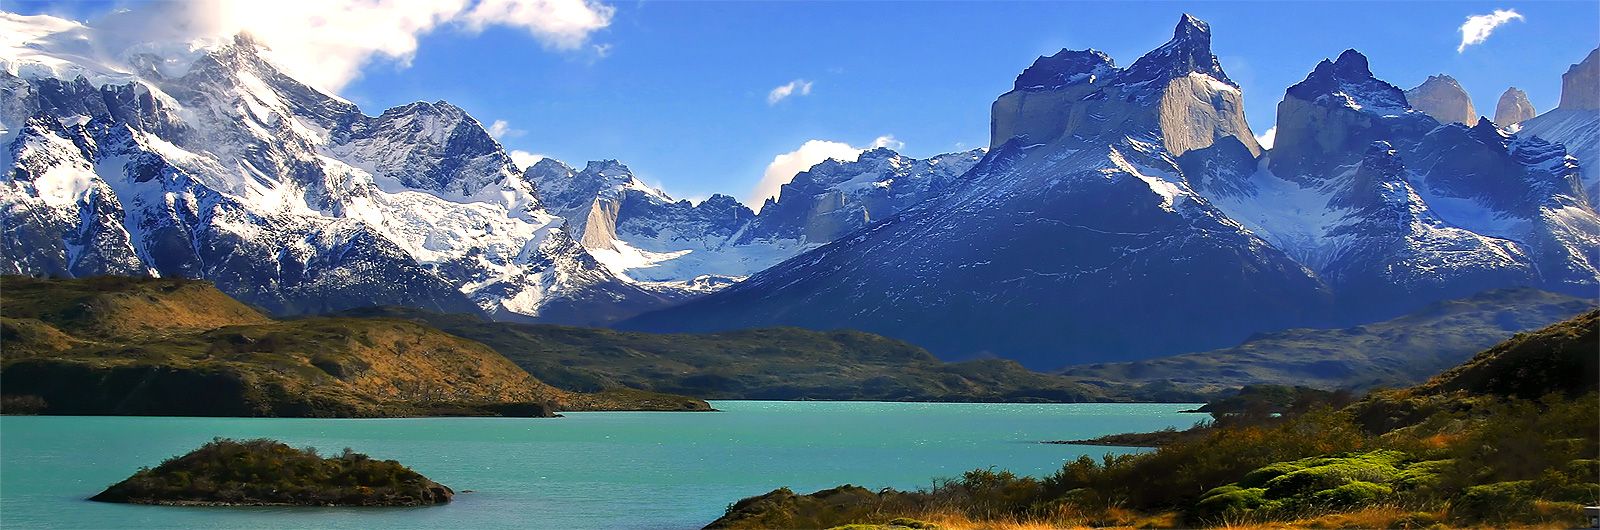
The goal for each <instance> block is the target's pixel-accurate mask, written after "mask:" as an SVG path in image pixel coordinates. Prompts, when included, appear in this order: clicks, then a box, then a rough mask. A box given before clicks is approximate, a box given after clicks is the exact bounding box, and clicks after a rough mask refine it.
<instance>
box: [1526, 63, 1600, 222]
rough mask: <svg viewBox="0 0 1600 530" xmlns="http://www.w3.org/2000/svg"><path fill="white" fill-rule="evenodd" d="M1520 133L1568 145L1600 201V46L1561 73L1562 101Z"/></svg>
mask: <svg viewBox="0 0 1600 530" xmlns="http://www.w3.org/2000/svg"><path fill="white" fill-rule="evenodd" d="M1518 134H1519V135H1522V136H1537V137H1539V138H1543V139H1545V140H1549V141H1552V142H1556V143H1560V144H1562V145H1564V146H1566V148H1567V152H1568V153H1570V154H1571V155H1572V156H1574V157H1577V159H1578V167H1579V168H1580V172H1581V173H1582V177H1583V188H1584V190H1585V191H1586V192H1587V193H1588V195H1589V204H1591V205H1595V204H1600V48H1596V49H1595V50H1594V51H1591V52H1589V56H1588V57H1586V58H1584V59H1583V62H1580V63H1578V64H1574V65H1572V68H1569V69H1567V73H1566V74H1565V75H1562V76H1561V104H1560V105H1559V106H1557V107H1556V108H1554V109H1550V110H1549V111H1547V112H1545V113H1544V114H1540V115H1538V116H1535V117H1533V118H1531V119H1528V120H1526V121H1523V122H1522V124H1521V128H1520V129H1518Z"/></svg>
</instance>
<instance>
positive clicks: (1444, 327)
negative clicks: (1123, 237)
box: [1061, 289, 1595, 390]
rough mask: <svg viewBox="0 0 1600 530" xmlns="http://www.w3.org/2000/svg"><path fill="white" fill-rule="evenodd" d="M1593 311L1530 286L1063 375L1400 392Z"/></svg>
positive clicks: (1581, 301) (1587, 302)
mask: <svg viewBox="0 0 1600 530" xmlns="http://www.w3.org/2000/svg"><path fill="white" fill-rule="evenodd" d="M1594 305H1595V303H1594V300H1592V299H1585V298H1578V297H1573V296H1567V295H1562V294H1556V293H1550V292H1545V291H1538V290H1533V289H1506V290H1496V291H1489V292H1485V293H1481V294H1478V295H1475V296H1472V297H1470V298H1463V299H1459V300H1450V301H1446V302H1439V303H1436V304H1433V305H1430V306H1428V307H1427V308H1424V309H1422V310H1421V311H1417V312H1414V313H1410V314H1407V315H1405V316H1401V317H1399V318H1394V319H1390V320H1386V321H1383V322H1375V323H1371V324H1363V325H1360V326H1355V327H1350V328H1343V329H1290V330H1284V331H1275V332H1271V333H1263V334H1261V335H1257V336H1255V337H1251V338H1250V339H1249V340H1247V341H1245V342H1244V343H1242V344H1239V345H1238V346H1233V347H1229V348H1223V349H1219V350H1212V351H1206V352H1198V353H1187V354H1183V355H1176V356H1172V357H1162V358H1159V359H1150V360H1144V361H1134V362H1126V363H1103V364H1092V365H1083V366H1074V367H1069V368H1067V369H1065V370H1062V371H1061V374H1062V375H1066V376H1070V377H1073V378H1075V379H1083V380H1104V381H1114V382H1117V383H1121V384H1131V385H1140V384H1145V385H1149V384H1166V385H1172V386H1175V387H1180V388H1189V389H1192V390H1209V389H1220V388H1235V387H1240V386H1245V385H1259V384H1274V385H1291V386H1309V387H1316V388H1324V389H1334V388H1357V389H1364V388H1372V387H1376V386H1387V387H1402V386H1409V385H1413V384H1416V383H1420V382H1422V381H1425V380H1426V379H1427V378H1428V377H1431V376H1432V375H1433V374H1437V373H1439V372H1440V371H1442V370H1445V369H1447V368H1449V367H1452V366H1455V365H1457V364H1460V363H1461V362H1462V361H1465V360H1466V359H1468V358H1469V357H1470V356H1471V355H1472V354H1473V353H1475V352H1479V351H1482V350H1483V349H1485V348H1488V347H1489V346H1492V345H1494V344H1495V343H1497V342H1500V341H1503V340H1505V339H1506V338H1507V337H1510V336H1511V335H1512V334H1514V333H1518V332H1522V331H1528V330H1533V329H1537V328H1540V327H1543V326H1546V325H1549V324H1551V323H1554V322H1559V321H1561V320H1563V319H1566V318H1571V317H1572V316H1573V315H1576V314H1579V313H1582V312H1584V311H1587V310H1589V309H1591V308H1593V307H1594Z"/></svg>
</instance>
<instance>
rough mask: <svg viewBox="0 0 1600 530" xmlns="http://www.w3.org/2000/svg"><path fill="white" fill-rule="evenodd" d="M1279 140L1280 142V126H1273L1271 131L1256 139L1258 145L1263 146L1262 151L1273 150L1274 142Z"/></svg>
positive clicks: (1268, 130)
mask: <svg viewBox="0 0 1600 530" xmlns="http://www.w3.org/2000/svg"><path fill="white" fill-rule="evenodd" d="M1277 140H1278V126H1277V125H1273V126H1272V128H1271V129H1267V132H1264V133H1261V135H1260V136H1257V137H1256V143H1258V144H1261V148H1262V149H1272V144H1273V142H1276V141H1277Z"/></svg>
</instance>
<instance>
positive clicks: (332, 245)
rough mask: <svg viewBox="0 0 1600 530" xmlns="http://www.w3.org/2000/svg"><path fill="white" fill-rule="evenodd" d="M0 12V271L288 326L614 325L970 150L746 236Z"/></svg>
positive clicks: (241, 72)
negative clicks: (372, 315) (118, 278)
mask: <svg viewBox="0 0 1600 530" xmlns="http://www.w3.org/2000/svg"><path fill="white" fill-rule="evenodd" d="M0 17H3V18H0V27H3V28H4V29H5V31H7V32H8V33H10V34H16V35H20V36H21V39H20V40H19V41H18V42H20V43H21V44H20V45H18V46H13V47H7V48H4V49H0V66H3V68H0V95H3V96H4V99H3V101H0V148H3V149H0V150H3V154H0V165H3V166H4V167H5V169H6V171H5V173H4V175H5V176H4V179H5V180H4V181H3V183H0V206H3V212H0V221H3V222H4V224H5V226H6V227H7V230H6V233H5V236H4V238H3V239H0V252H3V255H0V271H5V272H9V273H15V274H30V275H53V276H78V277H81V276H89V275H96V274H123V275H151V276H162V277H183V278H204V279H209V280H212V281H214V282H216V284H217V286H218V287H219V288H221V289H222V290H224V291H225V292H227V293H229V294H231V295H234V296H237V297H239V298H241V299H243V300H246V301H248V302H250V303H252V304H256V305H258V306H261V307H263V308H265V309H267V310H269V311H270V312H272V313H274V314H280V315H292V314H310V313H320V312H327V311H337V310H342V309H347V308H352V307H363V306H371V305H404V306H410V307H419V308H426V309H432V310H437V311H446V312H474V313H481V314H484V315H488V316H490V317H493V318H496V319H501V320H517V321H542V322H563V323H573V324H601V323H606V322H610V321H614V320H617V319H619V318H623V317H627V316H631V315H633V314H637V313H639V312H642V311H645V310H648V309H653V308H658V307H661V306H665V305H669V304H673V303H676V302H679V301H681V300H683V299H686V298H689V297H692V296H695V295H698V294H702V293H705V292H710V291H715V290H717V289H720V288H723V287H726V286H727V285H729V284H731V283H733V282H736V281H738V280H740V279H743V278H744V277H746V276H749V275H750V274H753V273H754V272H756V271H759V270H762V269H765V268H767V267H769V266H771V265H773V264H775V263H777V262H780V261H782V260H784V259H787V258H789V257H792V256H793V255H795V254H798V253H799V252H801V251H804V250H806V249H810V248H815V247H817V246H820V245H822V244H824V243H827V242H828V241H830V240H831V239H832V238H833V237H836V236H837V235H840V234H842V233H845V232H848V231H850V230H853V229H856V228H860V227H861V226H863V225H864V224H866V223H867V222H868V221H869V220H871V219H874V218H876V217H881V216H887V215H890V214H892V213H894V212H896V211H898V210H899V209H901V208H904V207H905V206H908V205H910V204H912V203H915V202H917V201H920V200H922V199H923V198H926V197H927V196H930V195H932V194H936V193H939V192H942V191H943V190H944V189H946V188H948V187H949V186H951V185H952V182H954V181H955V179H956V177H958V176H960V175H961V174H962V173H964V172H965V171H966V170H967V169H968V168H970V167H971V165H972V164H973V163H975V162H976V159H977V153H981V151H978V152H973V153H965V154H955V155H940V156H938V157H935V158H933V159H929V160H914V159H910V158H907V157H903V156H901V155H898V154H895V153H892V152H889V151H874V152H873V153H869V154H868V155H867V156H864V157H862V160H859V161H855V162H839V161H830V162H827V163H825V164H824V165H825V166H827V169H826V171H827V172H828V175H829V176H830V178H834V180H831V181H824V180H823V179H821V178H820V177H819V178H802V179H801V180H800V181H798V182H799V183H804V185H801V184H799V183H797V184H793V185H791V186H787V187H786V188H785V189H786V190H787V191H785V192H784V195H783V198H782V199H781V200H780V201H779V204H778V205H776V206H774V207H773V208H772V209H771V210H770V211H771V214H770V215H768V216H766V217H763V218H761V219H760V222H759V223H758V222H757V220H758V217H757V216H756V214H755V212H754V211H752V210H751V209H749V208H747V207H745V206H744V205H742V204H739V203H738V201H736V200H734V199H732V198H731V197H728V196H724V195H717V196H713V197H711V198H710V199H707V200H705V201H702V202H701V203H699V204H692V203H690V202H689V201H682V200H673V199H672V198H670V197H668V196H667V195H666V194H665V193H663V192H661V191H660V190H659V189H655V188H653V187H651V186H649V185H646V184H644V183H643V182H641V181H639V179H637V178H636V177H634V176H633V174H632V172H631V171H630V170H629V169H628V168H627V166H625V165H623V164H621V163H619V162H617V161H615V160H606V161H598V162H592V163H590V164H588V165H587V166H585V167H584V168H583V169H582V170H575V169H573V168H571V167H568V166H566V165H565V164H563V163H561V162H559V161H556V160H553V159H545V160H543V161H541V162H539V163H536V164H534V165H533V166H531V167H528V168H525V170H519V169H518V168H516V167H515V166H514V165H513V164H512V162H511V159H510V157H509V156H508V155H507V154H506V152H505V150H504V149H503V148H502V147H501V146H500V145H499V143H497V142H496V141H495V140H494V138H493V137H491V136H490V135H489V133H488V131H487V130H485V129H484V127H483V126H482V124H481V123H480V122H479V121H478V120H476V119H474V118H473V117H472V116H470V115H468V114H467V113H466V112H465V111H464V110H462V109H461V108H459V107H456V106H454V105H451V104H449V103H447V102H443V101H439V102H434V103H427V102H417V103H412V104H408V105H403V106H399V107H395V108H392V109H388V110H385V111H384V112H382V113H381V114H379V115H378V116H367V115H365V114H363V113H362V112H361V110H360V109H358V108H356V106H355V105H353V104H351V103H349V102H347V101H344V100H342V99H339V98H337V97H335V96H332V95H330V94H326V93H323V92H321V91H319V90H316V89H314V88H312V87H310V86H307V85H305V84H304V83H301V82H299V81H297V80H295V79H293V78H292V77H290V76H288V75H286V74H284V73H283V72H282V71H280V70H279V69H278V68H277V67H276V66H274V65H273V64H272V63H271V61H270V60H268V59H267V55H266V54H265V53H264V51H263V50H262V49H261V47H260V46H259V45H258V44H257V43H256V42H254V41H253V40H252V39H250V37H249V36H248V35H240V36H238V37H237V38H235V39H233V40H231V41H227V42H219V43H214V44H212V45H209V46H205V47H202V48H200V49H198V50H197V51H192V52H190V51H185V52H175V51H170V50H166V51H163V54H161V55H157V54H151V53H143V52H139V53H130V54H127V55H126V56H124V57H119V58H115V59H105V60H101V59H94V58H95V57H99V55H98V54H96V53H90V52H89V51H85V50H83V49H81V48H82V47H83V46H86V45H88V44H86V43H89V42H90V41H91V40H92V39H93V38H94V35H93V32H92V30H91V29H90V28H87V27H85V26H82V25H79V24H77V23H75V22H70V21H66V20H62V19H57V18H53V17H48V16H31V17H30V16H18V15H12V14H6V13H0ZM819 175H821V173H819ZM824 204H826V205H828V206H827V207H826V208H825V207H824V206H823V205H824ZM824 227H828V228H824Z"/></svg>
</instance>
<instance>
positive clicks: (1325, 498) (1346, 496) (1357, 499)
mask: <svg viewBox="0 0 1600 530" xmlns="http://www.w3.org/2000/svg"><path fill="white" fill-rule="evenodd" d="M1393 493H1394V489H1393V488H1390V487H1388V486H1385V485H1382V484H1373V483H1371V482H1363V481H1359V480H1357V481H1354V482H1350V483H1347V484H1344V485H1342V486H1339V487H1336V488H1333V489H1327V490H1322V491H1319V492H1316V493H1313V494H1311V500H1312V502H1315V503H1316V506H1317V507H1319V508H1327V509H1340V508H1354V507H1358V506H1369V505H1372V504H1376V503H1377V502H1378V501H1380V500H1382V499H1384V498H1386V497H1388V496H1389V495H1392V494H1393Z"/></svg>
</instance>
